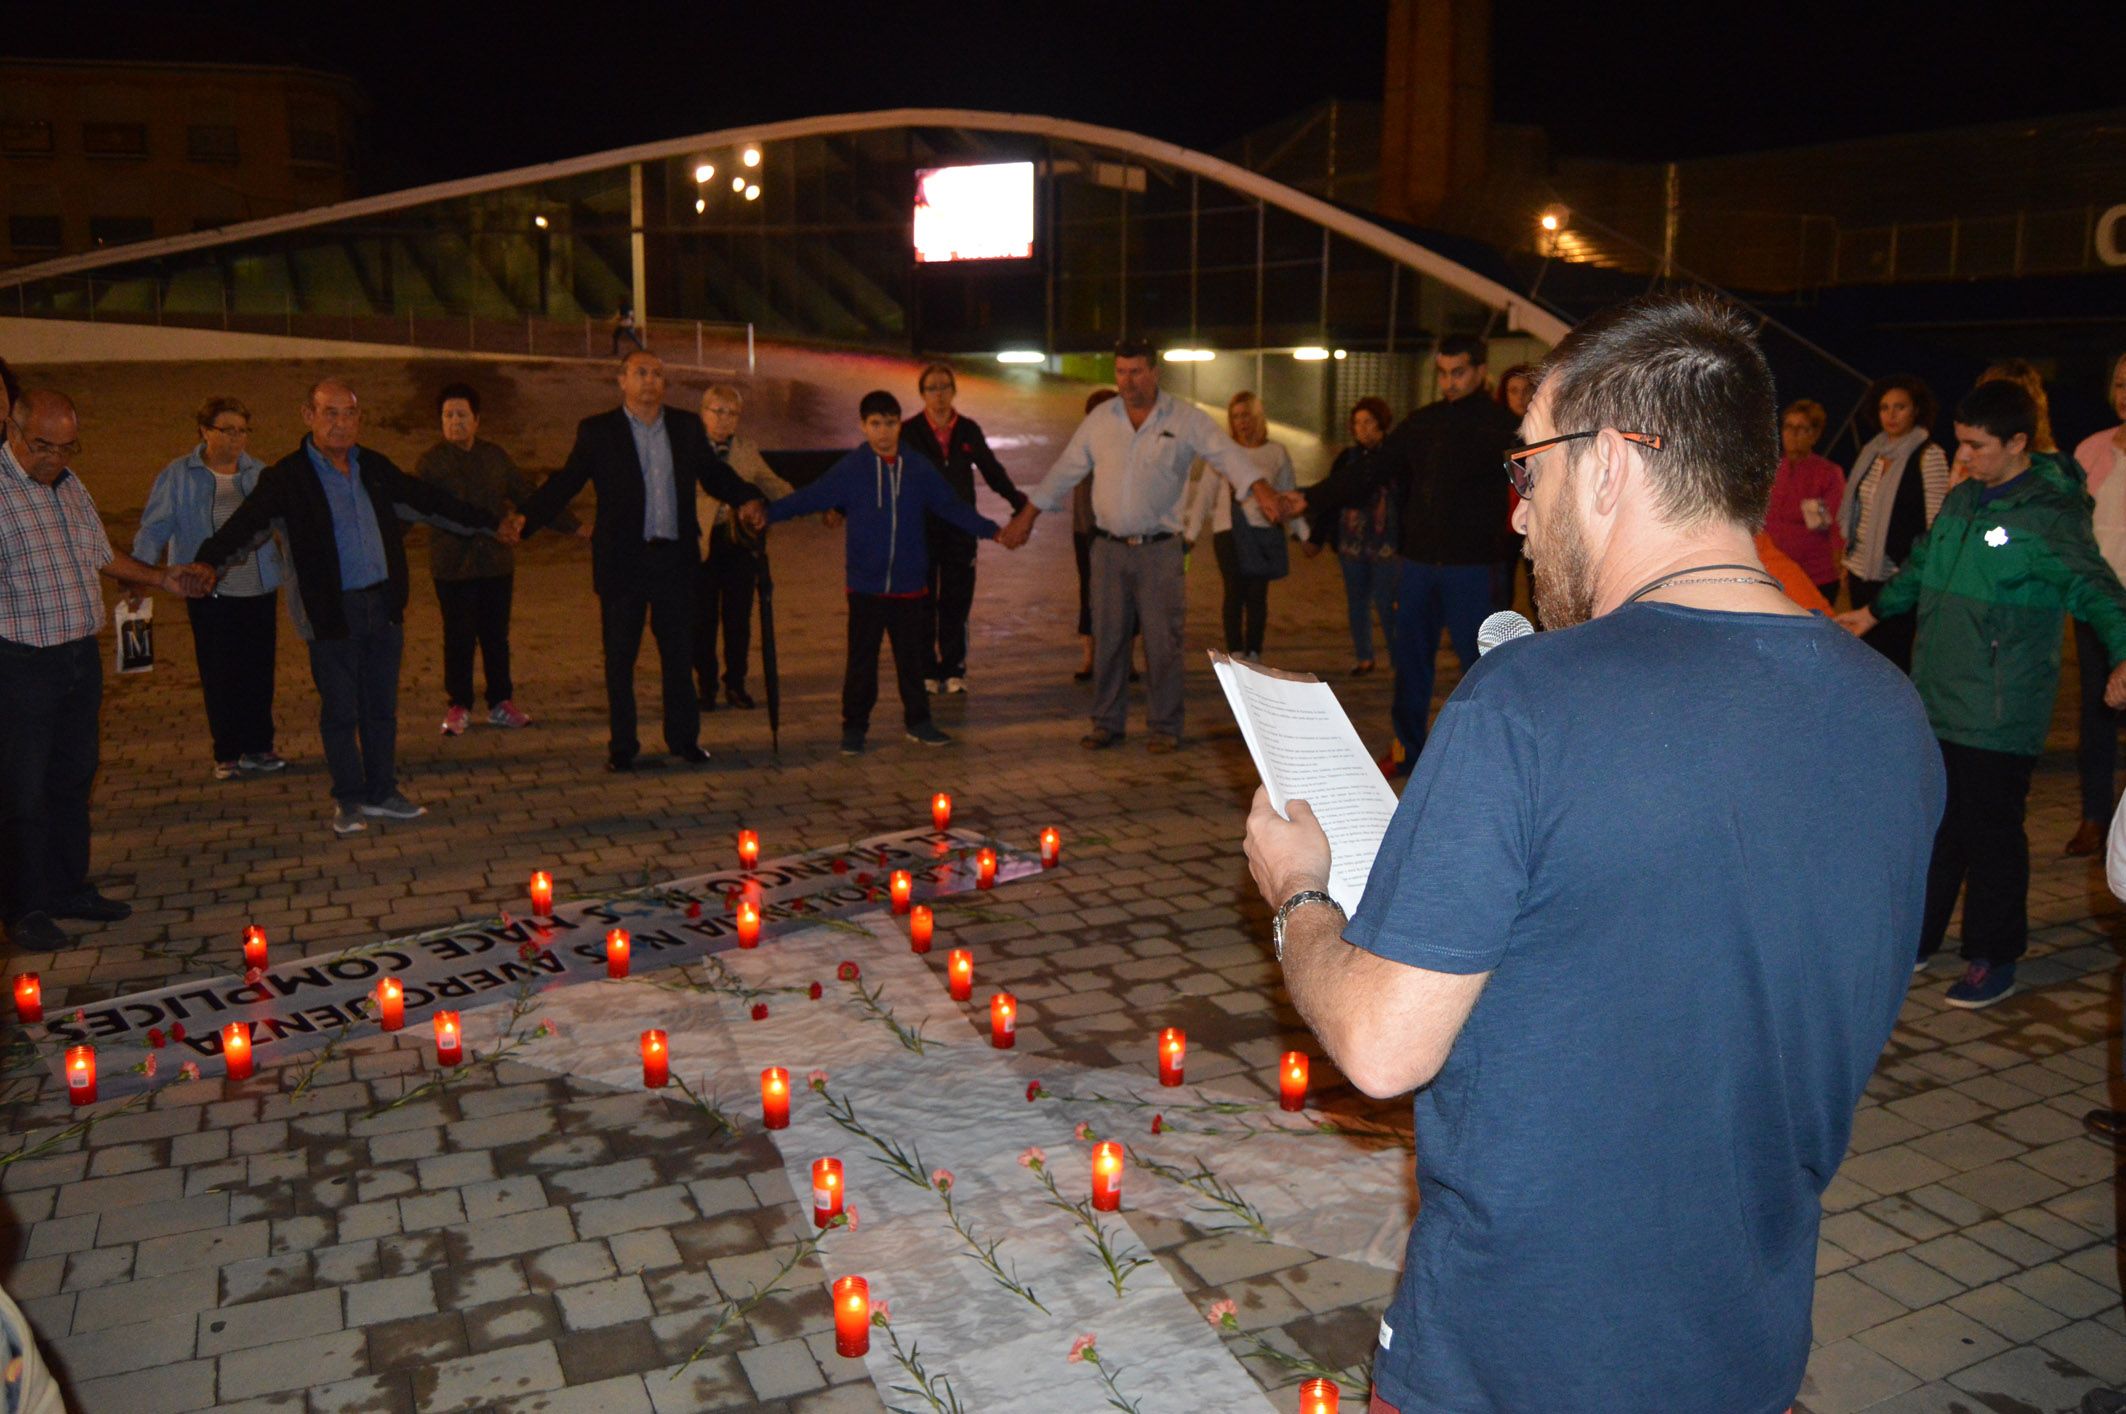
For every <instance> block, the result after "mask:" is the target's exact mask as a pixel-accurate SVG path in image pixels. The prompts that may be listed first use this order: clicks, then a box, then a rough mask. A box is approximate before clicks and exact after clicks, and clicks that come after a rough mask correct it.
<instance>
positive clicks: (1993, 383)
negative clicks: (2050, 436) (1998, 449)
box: [1956, 378, 2037, 450]
mask: <svg viewBox="0 0 2126 1414" xmlns="http://www.w3.org/2000/svg"><path fill="white" fill-rule="evenodd" d="M1956 420H1957V421H1958V422H1961V423H1962V424H1963V425H1964V426H1966V427H1976V428H1979V429H1981V430H1982V431H1985V432H1989V433H1991V434H1992V435H1993V436H1995V437H1998V438H2000V439H2001V441H2003V442H2006V441H2008V440H2010V439H2011V438H2015V437H2021V438H2022V439H2023V445H2024V448H2025V449H2026V450H2027V449H2028V447H2029V445H2030V442H2031V441H2032V439H2034V438H2035V437H2036V436H2037V399H2036V398H2033V397H2031V396H2030V390H2029V389H2027V388H2025V387H2024V386H2023V385H2022V384H2020V383H2011V382H2009V381H2008V380H2007V379H2005V378H1994V379H1989V380H1988V381H1986V382H1984V383H1981V384H1979V385H1978V386H1977V387H1976V388H1973V389H1972V390H1971V391H1970V392H1968V393H1966V394H1964V400H1963V401H1962V402H1960V403H1958V404H1957V405H1956Z"/></svg>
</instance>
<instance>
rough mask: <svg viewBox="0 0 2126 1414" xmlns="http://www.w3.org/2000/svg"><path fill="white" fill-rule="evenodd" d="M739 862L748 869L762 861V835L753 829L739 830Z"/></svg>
mask: <svg viewBox="0 0 2126 1414" xmlns="http://www.w3.org/2000/svg"><path fill="white" fill-rule="evenodd" d="M738 862H739V863H740V864H743V865H744V866H745V867H746V868H748V869H751V868H752V867H753V866H754V865H756V864H758V863H760V836H759V835H757V834H755V833H754V832H753V831H751V830H740V831H739V832H738Z"/></svg>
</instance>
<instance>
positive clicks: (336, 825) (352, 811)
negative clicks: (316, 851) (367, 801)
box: [332, 805, 369, 835]
mask: <svg viewBox="0 0 2126 1414" xmlns="http://www.w3.org/2000/svg"><path fill="white" fill-rule="evenodd" d="M368 828H369V822H368V821H367V820H364V819H363V818H362V812H361V811H360V809H358V808H357V807H355V806H352V805H336V806H334V807H333V808H332V833H334V834H335V835H358V834H360V833H361V832H362V831H364V830H366V829H368Z"/></svg>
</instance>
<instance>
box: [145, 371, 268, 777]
mask: <svg viewBox="0 0 2126 1414" xmlns="http://www.w3.org/2000/svg"><path fill="white" fill-rule="evenodd" d="M195 420H196V421H197V422H198V424H199V444H198V445H197V446H195V447H193V448H192V450H191V451H189V452H187V453H185V454H184V455H183V456H181V457H179V458H177V459H176V460H175V461H173V462H171V463H170V464H169V465H168V466H166V467H164V468H163V469H162V470H161V471H160V472H159V473H157V475H156V477H155V484H154V486H153V487H152V488H151V489H150V490H149V492H148V504H147V508H146V509H145V510H143V511H142V512H141V513H140V531H139V533H138V534H136V535H135V536H134V537H133V557H134V558H135V559H137V560H143V561H145V562H147V563H148V564H151V565H154V564H164V563H168V564H173V565H186V564H190V563H191V562H192V561H193V560H195V559H197V558H199V556H198V550H199V542H200V541H202V540H204V539H206V538H207V537H208V536H209V535H212V534H213V533H214V532H215V531H217V530H219V529H221V526H222V522H223V521H225V520H227V519H228V518H229V517H230V516H231V515H233V514H235V512H236V508H237V507H238V506H240V505H242V504H243V503H244V498H245V497H246V496H249V495H250V494H251V492H252V490H253V489H254V488H255V487H256V486H257V485H258V474H259V472H261V471H263V470H264V469H265V463H263V462H261V461H260V460H259V459H258V458H257V457H254V456H252V455H251V454H250V452H249V451H248V450H246V448H247V447H248V445H249V443H250V439H251V409H249V408H247V407H245V406H244V405H243V403H242V401H241V400H239V399H236V398H228V397H220V398H209V399H207V400H206V402H204V403H202V404H200V408H199V414H198V417H197V418H196V419H195ZM281 579H282V570H281V552H280V546H279V545H278V544H277V543H276V542H275V541H274V539H273V535H272V533H271V532H270V531H267V532H261V533H260V535H259V537H258V538H257V539H255V540H253V541H252V542H251V544H250V546H249V547H248V548H246V549H245V550H244V551H243V552H242V553H240V554H239V555H237V557H236V558H235V559H233V560H231V561H230V562H229V564H228V568H227V569H225V570H224V571H223V572H222V576H221V581H220V583H218V584H217V585H216V586H215V589H214V593H213V594H212V595H210V596H208V597H206V598H201V599H187V600H185V612H186V613H187V614H189V615H190V616H191V619H192V652H193V655H194V657H196V658H197V659H198V662H199V689H200V693H201V695H202V696H203V697H205V699H206V704H207V734H208V736H209V737H210V738H212V741H213V746H214V779H216V780H217V781H226V780H230V779H232V778H234V777H236V776H238V775H240V774H241V773H243V772H246V771H278V770H279V769H281V767H283V766H285V765H287V764H288V763H287V762H286V761H284V760H282V759H281V757H280V756H279V754H278V753H276V752H275V751H274V749H273V659H274V648H275V635H276V629H275V614H274V595H273V591H274V590H276V589H278V588H279V587H280V582H281Z"/></svg>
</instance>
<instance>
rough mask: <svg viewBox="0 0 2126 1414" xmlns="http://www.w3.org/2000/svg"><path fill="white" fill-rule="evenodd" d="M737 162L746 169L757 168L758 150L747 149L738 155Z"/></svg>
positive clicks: (758, 160) (755, 148)
mask: <svg viewBox="0 0 2126 1414" xmlns="http://www.w3.org/2000/svg"><path fill="white" fill-rule="evenodd" d="M739 160H740V161H742V162H744V163H745V164H746V165H747V166H748V167H758V166H759V165H760V149H759V148H757V147H749V148H747V149H746V150H745V151H744V152H741V153H740V154H739Z"/></svg>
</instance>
